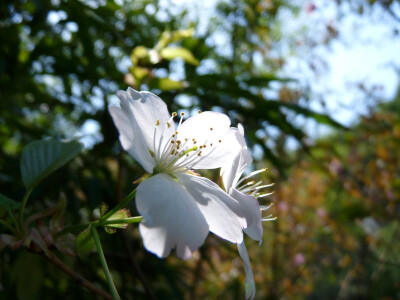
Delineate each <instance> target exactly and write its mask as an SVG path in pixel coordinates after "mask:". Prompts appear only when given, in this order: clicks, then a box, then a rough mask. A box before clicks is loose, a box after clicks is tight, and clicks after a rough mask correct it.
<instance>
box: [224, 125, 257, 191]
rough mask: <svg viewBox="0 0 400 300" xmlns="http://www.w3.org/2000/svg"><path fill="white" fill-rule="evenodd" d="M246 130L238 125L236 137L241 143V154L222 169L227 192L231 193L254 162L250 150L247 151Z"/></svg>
mask: <svg viewBox="0 0 400 300" xmlns="http://www.w3.org/2000/svg"><path fill="white" fill-rule="evenodd" d="M243 134H244V129H243V126H242V125H241V124H238V129H236V131H235V136H236V138H237V141H238V143H239V146H240V148H239V152H238V153H237V154H236V156H235V158H234V159H232V160H231V161H228V162H227V163H226V164H225V165H224V166H222V168H221V172H220V173H221V176H222V182H223V184H224V187H225V190H227V191H229V190H230V188H231V187H235V186H236V184H237V182H238V180H239V178H240V176H241V175H242V173H243V171H244V170H245V169H246V167H247V166H248V165H249V164H251V162H252V161H253V159H252V157H251V154H250V152H249V150H248V149H247V145H246V141H245V139H244V135H243Z"/></svg>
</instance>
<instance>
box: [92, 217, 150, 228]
mask: <svg viewBox="0 0 400 300" xmlns="http://www.w3.org/2000/svg"><path fill="white" fill-rule="evenodd" d="M142 219H143V217H142V216H138V217H130V218H125V219H115V220H105V221H103V222H99V223H98V224H99V226H102V225H112V224H132V223H139V222H140V221H141V220H142Z"/></svg>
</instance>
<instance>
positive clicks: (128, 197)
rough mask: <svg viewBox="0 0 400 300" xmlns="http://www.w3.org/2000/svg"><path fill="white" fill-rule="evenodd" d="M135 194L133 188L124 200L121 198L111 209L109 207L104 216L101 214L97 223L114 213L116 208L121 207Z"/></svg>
mask: <svg viewBox="0 0 400 300" xmlns="http://www.w3.org/2000/svg"><path fill="white" fill-rule="evenodd" d="M135 196H136V189H134V190H133V191H132V192H131V193H130V194H129V195H128V196H126V198H125V199H124V200H122V201H121V202H120V203H118V204H117V205H116V206H115V207H114V208H113V209H111V210H110V211H109V212H108V213H106V214H105V215H104V216H102V217H101V218H100V219H99V223H102V222H103V221H105V220H107V219H108V218H109V217H111V216H112V215H113V214H115V213H116V212H117V211H118V210H120V209H121V208H123V207H124V206H125V205H126V204H127V203H128V202H130V201H131V200H132V199H133V198H135Z"/></svg>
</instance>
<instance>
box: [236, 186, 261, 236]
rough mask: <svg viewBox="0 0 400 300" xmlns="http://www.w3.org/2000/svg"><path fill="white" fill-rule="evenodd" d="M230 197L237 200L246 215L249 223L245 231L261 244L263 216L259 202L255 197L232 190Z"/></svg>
mask: <svg viewBox="0 0 400 300" xmlns="http://www.w3.org/2000/svg"><path fill="white" fill-rule="evenodd" d="M230 195H231V196H232V197H233V198H234V199H236V200H237V201H238V202H239V204H240V205H241V208H242V211H244V212H245V213H246V219H247V222H248V226H247V228H245V229H244V232H246V233H247V234H248V235H249V236H250V237H251V238H252V239H253V240H256V241H259V242H261V240H262V236H263V231H264V230H263V227H262V214H261V210H260V206H259V204H258V200H257V199H256V198H254V197H253V196H249V195H246V194H243V193H241V192H239V191H238V190H236V189H233V188H231V190H230Z"/></svg>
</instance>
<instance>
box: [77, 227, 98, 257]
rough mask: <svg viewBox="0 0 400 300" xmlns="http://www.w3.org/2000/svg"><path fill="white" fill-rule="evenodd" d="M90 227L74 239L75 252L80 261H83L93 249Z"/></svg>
mask: <svg viewBox="0 0 400 300" xmlns="http://www.w3.org/2000/svg"><path fill="white" fill-rule="evenodd" d="M91 229H92V226H91V225H89V226H88V227H87V228H86V229H85V230H84V231H82V232H81V233H80V234H79V235H78V236H77V237H76V242H75V246H76V251H77V253H78V256H79V257H80V258H81V259H85V258H86V256H88V255H89V253H90V252H92V250H93V249H94V247H95V245H96V244H95V241H94V238H93V235H92V230H91Z"/></svg>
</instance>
